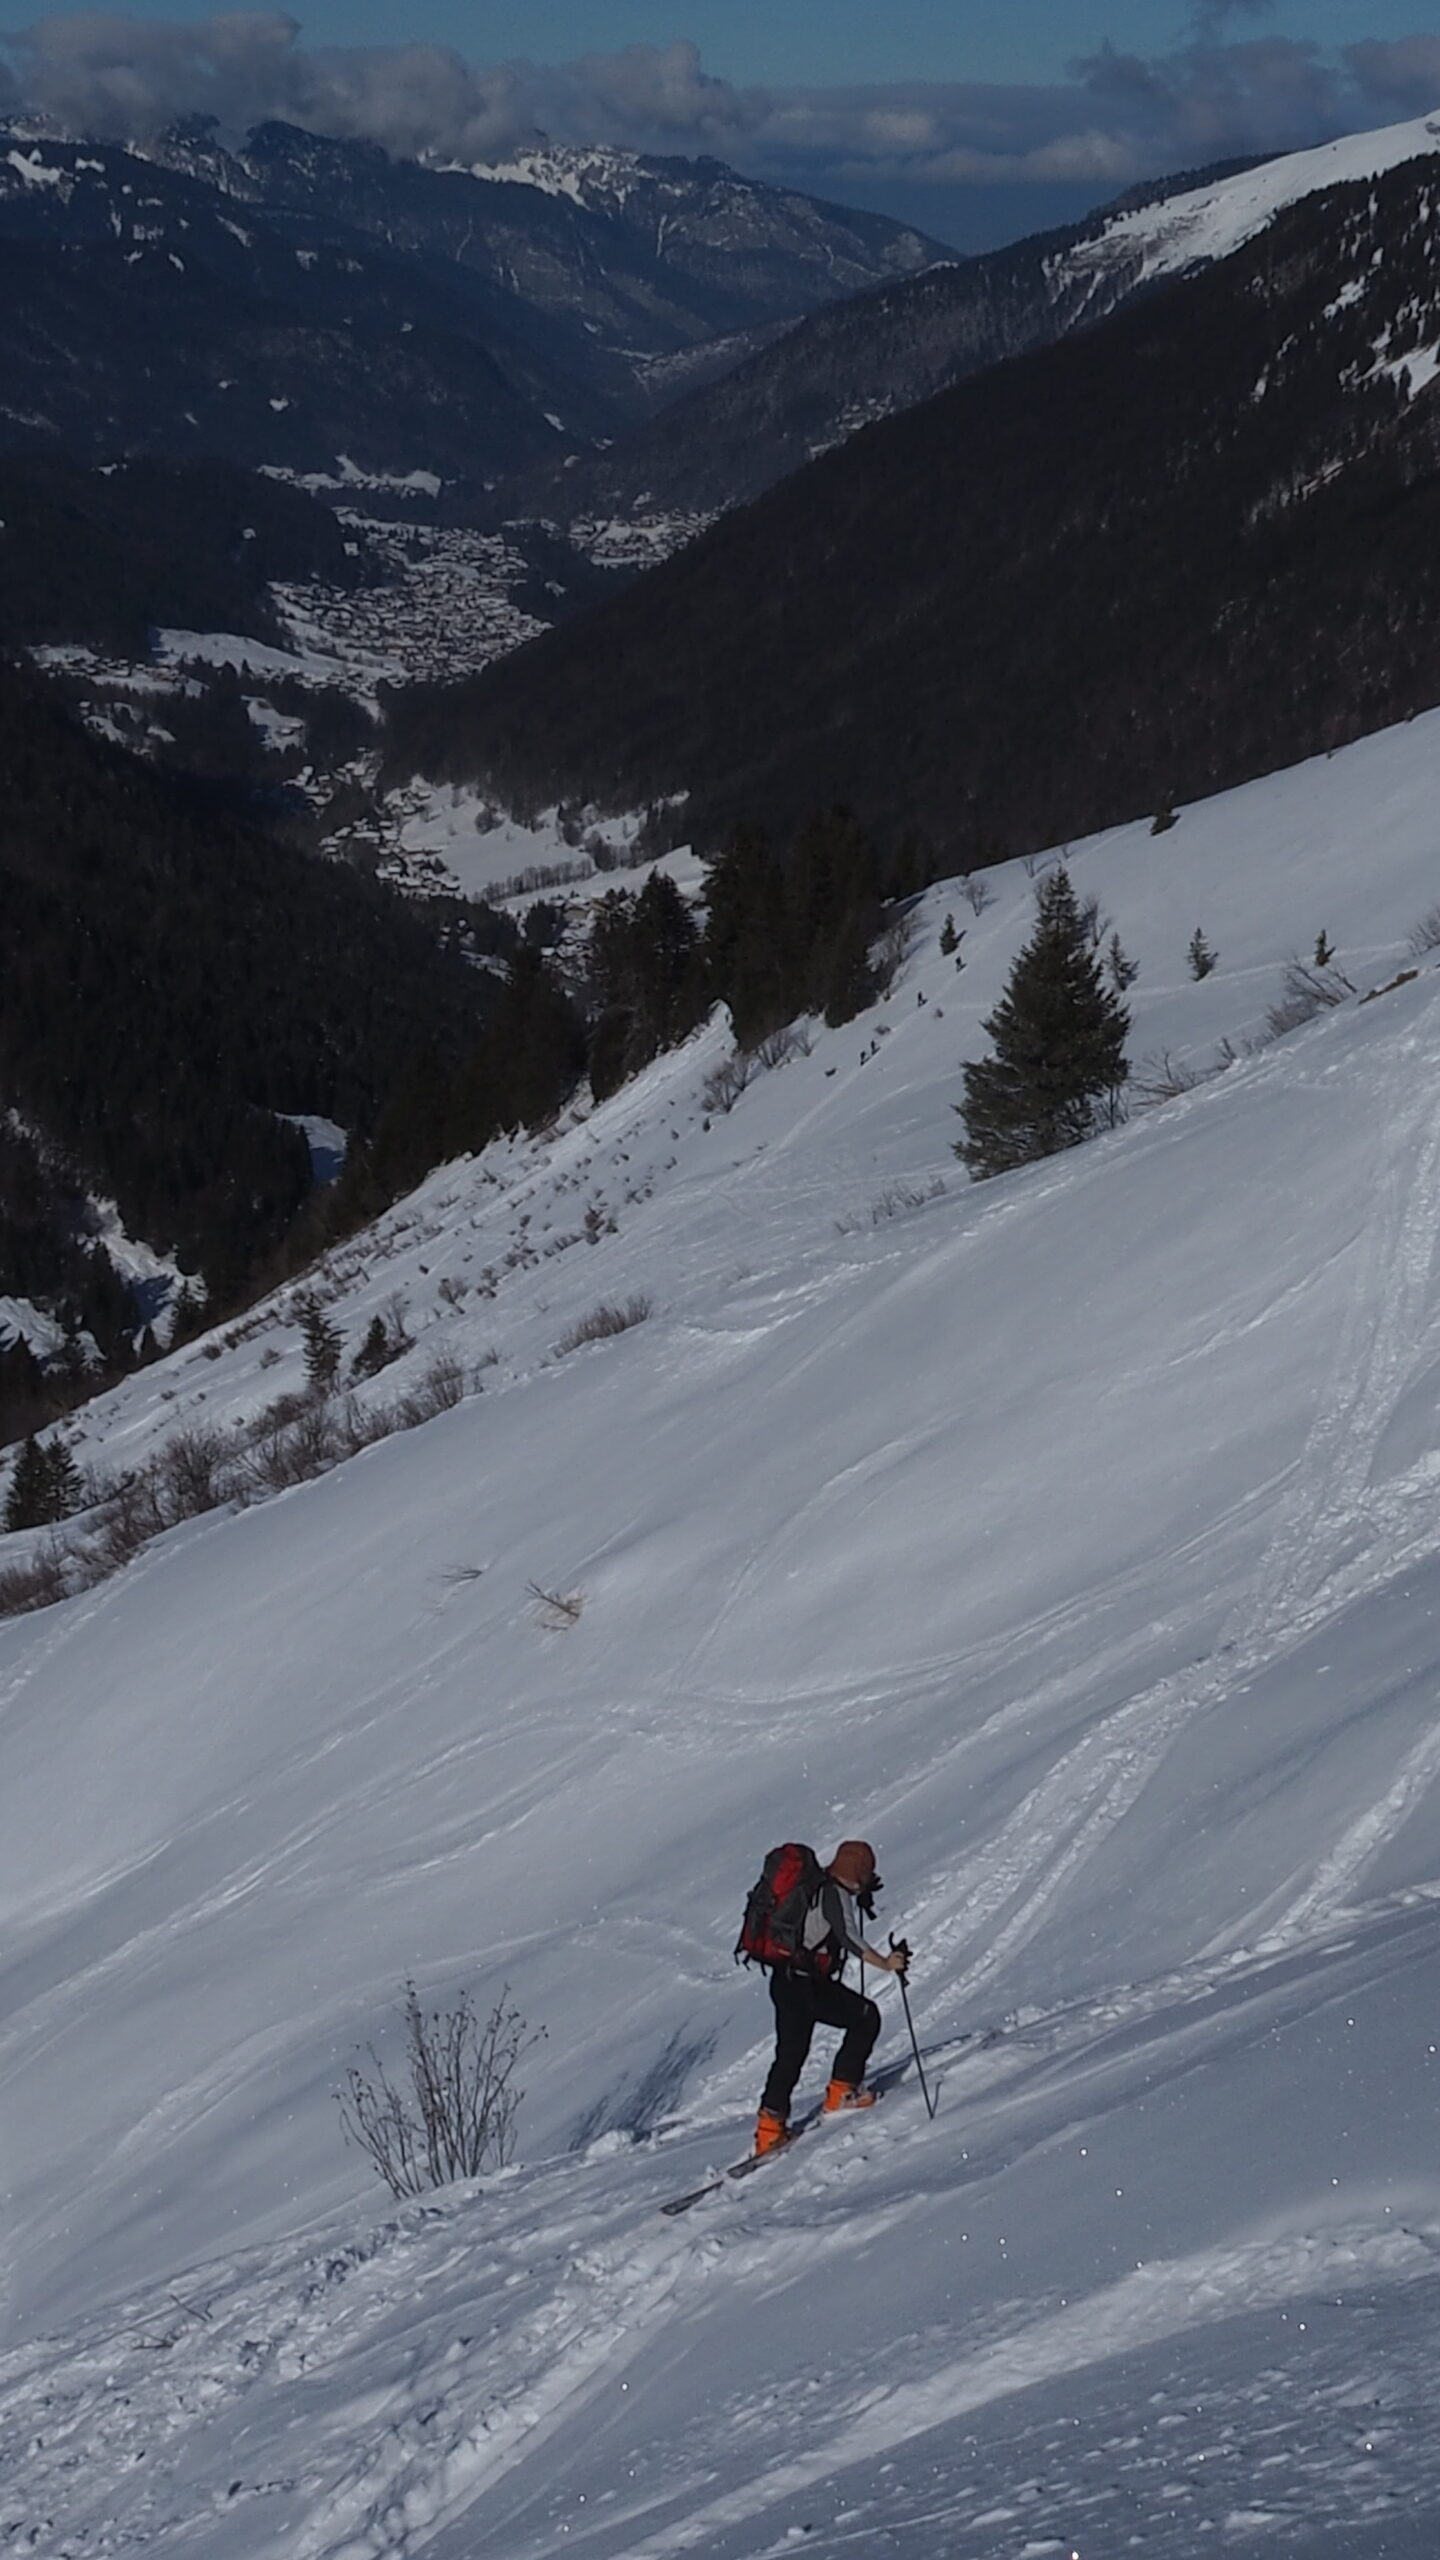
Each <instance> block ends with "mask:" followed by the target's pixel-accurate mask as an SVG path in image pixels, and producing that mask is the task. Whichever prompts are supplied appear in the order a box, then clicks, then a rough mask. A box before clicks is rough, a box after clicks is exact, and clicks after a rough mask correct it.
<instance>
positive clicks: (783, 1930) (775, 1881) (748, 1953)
mask: <svg viewBox="0 0 1440 2560" xmlns="http://www.w3.org/2000/svg"><path fill="white" fill-rule="evenodd" d="M824 1881H825V1870H824V1868H823V1867H822V1866H821V1864H820V1861H819V1859H818V1858H817V1857H816V1855H815V1852H814V1850H813V1849H807V1848H806V1846H805V1843H804V1841H803V1840H786V1841H783V1842H782V1843H781V1845H780V1847H779V1848H778V1849H772V1850H771V1852H770V1854H769V1856H768V1857H767V1859H766V1861H765V1864H764V1866H763V1867H762V1868H761V1870H760V1873H759V1875H758V1877H757V1878H756V1880H755V1882H754V1884H753V1885H752V1886H751V1888H750V1895H749V1899H748V1901H747V1902H746V1905H745V1917H744V1919H743V1920H742V1921H741V1923H740V1935H739V1937H738V1938H737V1939H736V1941H735V1961H736V1963H737V1964H742V1963H743V1964H791V1963H793V1962H794V1960H795V1957H796V1956H797V1955H798V1954H799V1953H800V1942H801V1937H802V1933H803V1931H804V1927H805V1921H806V1916H807V1914H808V1913H809V1911H810V1909H811V1907H812V1905H813V1904H814V1903H815V1902H816V1901H817V1900H818V1898H819V1893H820V1888H821V1886H822V1885H823V1883H824Z"/></svg>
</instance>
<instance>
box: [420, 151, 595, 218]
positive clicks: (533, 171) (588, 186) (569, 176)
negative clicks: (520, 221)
mask: <svg viewBox="0 0 1440 2560" xmlns="http://www.w3.org/2000/svg"><path fill="white" fill-rule="evenodd" d="M444 165H445V166H446V167H447V168H455V169H458V168H460V167H461V166H462V164H461V163H460V162H458V161H456V162H447V163H445V164H444ZM463 165H464V170H465V175H466V176H467V177H471V178H484V179H487V180H491V181H493V182H494V183H495V184H497V185H500V186H513V187H535V188H537V189H538V190H539V192H540V193H541V194H542V195H547V196H568V197H569V198H570V201H571V202H572V204H579V205H592V204H594V203H596V202H597V201H598V202H601V203H610V204H623V203H624V202H625V200H626V197H627V196H628V195H630V194H631V193H632V192H633V189H634V186H635V184H636V181H637V179H638V178H639V176H640V175H641V170H642V163H641V160H640V157H639V154H638V153H637V152H634V151H619V150H614V149H610V148H604V147H601V146H598V145H597V146H595V147H593V148H590V149H585V148H582V147H580V146H578V145H573V146H571V145H566V144H565V143H559V142H546V143H541V144H537V145H536V147H535V148H534V149H533V150H531V151H518V152H516V153H515V154H514V155H513V156H512V157H511V158H510V159H509V160H502V161H483V160H477V161H475V162H473V163H468V162H467V163H465V164H463Z"/></svg>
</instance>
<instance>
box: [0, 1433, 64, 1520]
mask: <svg viewBox="0 0 1440 2560" xmlns="http://www.w3.org/2000/svg"><path fill="white" fill-rule="evenodd" d="M83 1490H84V1488H83V1485H82V1483H81V1477H80V1470H79V1468H78V1467H77V1466H76V1464H75V1461H74V1459H73V1458H72V1456H71V1455H70V1452H69V1450H68V1449H67V1448H66V1446H65V1443H64V1441H63V1440H52V1441H50V1442H49V1443H48V1445H47V1444H46V1443H44V1442H42V1441H40V1440H37V1439H36V1438H35V1436H34V1434H33V1433H32V1434H31V1436H30V1438H29V1439H28V1440H26V1441H25V1443H24V1444H23V1446H22V1448H21V1450H20V1454H19V1456H18V1457H17V1458H16V1460H15V1464H14V1467H13V1468H12V1470H11V1474H10V1483H9V1487H8V1489H7V1491H6V1495H5V1515H4V1525H5V1527H6V1529H7V1530H13V1529H43V1528H48V1527H49V1526H50V1525H51V1524H52V1523H53V1522H55V1521H57V1520H68V1519H69V1518H70V1515H71V1513H72V1512H74V1511H78V1510H79V1508H80V1502H81V1497H82V1494H83Z"/></svg>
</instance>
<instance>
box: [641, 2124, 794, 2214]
mask: <svg viewBox="0 0 1440 2560" xmlns="http://www.w3.org/2000/svg"><path fill="white" fill-rule="evenodd" d="M820 2113H821V2110H820V2109H819V2108H818V2107H817V2108H816V2109H815V2110H814V2112H813V2113H812V2114H810V2115H808V2116H802V2117H801V2119H800V2121H799V2123H798V2124H792V2126H791V2127H790V2140H789V2141H788V2142H782V2143H781V2144H780V2146H779V2148H778V2149H777V2150H775V2151H752V2152H750V2153H749V2154H748V2156H747V2157H746V2158H745V2159H744V2160H733V2161H732V2162H731V2164H730V2166H729V2168H728V2169H722V2170H721V2172H720V2175H719V2177H718V2178H707V2179H706V2181H705V2184H704V2185H703V2187H692V2188H691V2189H690V2191H689V2193H688V2195H683V2196H672V2197H671V2198H670V2201H669V2203H668V2204H662V2206H661V2207H660V2210H661V2212H662V2213H666V2214H670V2215H674V2214H677V2213H688V2212H689V2210H690V2207H691V2206H692V2204H698V2203H699V2202H700V2199H701V2197H702V2196H718V2194H719V2193H720V2190H721V2188H722V2187H723V2186H724V2184H725V2181H726V2179H727V2178H748V2177H749V2176H750V2174H751V2172H752V2170H755V2169H763V2168H765V2167H766V2166H767V2164H768V2163H769V2162H770V2161H771V2160H783V2159H784V2157H785V2154H786V2152H787V2151H790V2150H793V2148H794V2146H795V2144H796V2143H797V2142H798V2141H799V2139H800V2136H801V2135H802V2133H808V2132H809V2130H810V2127H811V2125H812V2124H815V2123H816V2122H818V2120H819V2116H820Z"/></svg>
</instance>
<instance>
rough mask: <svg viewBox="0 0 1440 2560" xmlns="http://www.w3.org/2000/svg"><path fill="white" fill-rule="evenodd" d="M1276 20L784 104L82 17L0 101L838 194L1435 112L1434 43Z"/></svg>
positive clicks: (25, 38)
mask: <svg viewBox="0 0 1440 2560" xmlns="http://www.w3.org/2000/svg"><path fill="white" fill-rule="evenodd" d="M1269 5H1270V0H1196V5H1195V6H1194V8H1193V9H1192V14H1191V25H1190V35H1189V39H1188V41H1187V42H1186V43H1185V44H1184V45H1183V46H1182V47H1181V48H1180V49H1179V50H1178V51H1176V52H1173V53H1171V54H1168V55H1158V56H1151V57H1146V56H1142V55H1138V54H1133V53H1121V52H1118V51H1116V50H1115V49H1114V48H1113V47H1111V46H1108V45H1107V46H1105V47H1103V48H1102V49H1101V51H1100V52H1098V53H1097V54H1094V55H1093V56H1090V57H1089V58H1087V59H1085V60H1083V61H1080V62H1077V63H1075V64H1074V65H1073V66H1072V69H1071V77H1070V79H1069V80H1068V81H1065V82H1058V83H1056V84H1054V85H1052V86H1049V87H1038V86H1037V87H1033V88H1027V87H1024V86H1021V85H1012V86H1009V87H1004V86H1000V85H997V84H980V83H973V82H972V83H965V82H950V83H945V82H922V81H911V82H894V83H888V84H885V85H875V86H871V87H866V88H844V89H840V88H820V87H813V88H805V89H788V90H774V89H762V88H740V87H737V86H735V85H734V84H733V83H731V82H729V81H726V80H721V79H717V78H716V77H714V75H713V74H711V73H709V72H707V71H706V70H705V68H704V65H703V63H702V61H701V58H700V55H699V52H698V50H697V48H696V47H695V45H693V44H691V43H688V42H677V43H675V44H670V45H665V46H654V45H630V46H627V47H625V48H624V49H623V50H621V51H619V52H614V53H593V54H588V55H586V56H585V57H584V58H583V59H582V60H580V61H577V62H572V63H564V64H559V65H540V64H536V63H531V62H524V61H516V62H508V63H502V64H499V65H496V66H493V67H491V68H488V69H477V68H476V67H475V66H474V65H473V64H471V63H468V62H466V61H464V60H463V59H462V57H461V56H460V55H459V54H457V53H454V52H452V51H449V50H447V49H446V48H444V47H442V46H437V45H419V44H417V45H397V46H391V47H355V48H328V49H319V50H312V49H309V48H306V47H304V46H302V44H301V43H300V40H299V34H300V31H299V27H298V24H297V22H296V20H295V19H293V18H291V17H290V16H288V15H286V14H284V13H282V12H279V11H264V10H262V11H255V12H243V13H241V12H236V13H231V14H223V15H218V16H215V17H212V18H209V19H206V20H204V21H203V22H201V23H200V24H198V25H191V26H185V25H179V24H176V23H174V22H171V21H162V20H156V19H146V18H139V17H130V16H123V15H119V14H114V13H111V12H106V11H83V12H75V13H72V14H71V15H69V16H64V17H58V18H50V19H45V20H43V21H40V22H38V23H37V24H36V25H34V26H32V27H29V28H27V29H24V30H23V31H21V32H20V33H18V34H12V35H11V36H9V37H8V38H0V105H3V103H4V101H5V99H6V96H7V91H8V94H9V96H10V97H11V98H12V99H14V98H17V97H23V98H24V99H25V100H26V102H28V103H29V104H30V105H32V106H33V107H35V108H36V109H38V110H39V111H40V112H42V113H43V114H45V115H47V116H49V117H50V118H51V119H53V120H54V121H55V122H56V123H57V124H59V125H61V126H62V127H64V128H65V129H67V130H70V131H72V132H83V133H93V134H102V135H118V136H139V135H143V134H145V133H146V132H149V131H154V130H155V129H156V128H157V127H158V126H160V125H162V124H164V123H165V122H167V121H169V120H170V119H172V118H173V117H175V116H177V115H181V114H189V113H195V112H197V111H198V112H206V113H210V114H214V115H216V116H218V117H219V118H220V121H221V124H222V126H223V127H224V128H225V129H226V131H227V132H229V133H230V134H232V135H237V134H240V133H243V132H244V131H245V130H246V129H247V128H248V127H249V126H250V125H252V124H255V123H257V122H259V121H261V120H262V119H263V118H265V117H271V116H274V117H281V118H285V119H287V120H289V121H291V122H294V123H298V124H304V125H310V126H313V127H314V128H315V129H317V130H319V131H321V132H326V133H333V134H339V135H343V136H365V137H367V138H369V139H371V140H373V141H376V142H379V143H382V144H384V145H385V147H386V148H387V149H389V150H391V151H394V152H397V153H401V154H406V155H426V156H433V157H437V158H441V159H445V160H459V161H462V162H484V161H488V160H496V159H502V158H504V157H506V156H507V155H508V154H509V153H510V152H512V151H513V150H514V149H515V148H516V147H517V145H520V144H522V143H524V142H527V141H530V140H533V139H534V138H535V136H536V135H537V134H538V133H540V132H545V133H548V134H551V135H552V136H554V137H555V138H556V139H557V140H562V141H575V142H613V143H619V144H624V145H628V146H630V147H632V148H635V149H638V150H645V151H661V152H676V153H684V154H694V153H697V152H711V153H714V154H716V155H717V156H719V157H721V158H725V159H729V160H732V161H734V162H735V163H736V164H737V165H738V166H740V167H741V168H744V169H747V170H750V171H752V172H754V173H755V174H756V175H759V176H762V177H770V178H777V179H784V180H787V181H788V182H790V183H792V184H797V183H798V184H804V185H809V186H812V187H814V188H815V189H817V191H819V192H822V193H833V192H835V191H836V190H837V188H840V189H842V190H843V186H844V184H845V183H846V182H847V181H849V182H852V183H858V182H859V181H861V180H864V181H865V182H866V183H874V182H877V181H885V180H893V181H897V182H904V183H906V184H911V185H924V186H939V187H950V188H955V189H964V188H975V187H980V186H987V185H1015V184H1021V185H1025V184H1032V183H1033V184H1037V185H1038V184H1042V183H1054V182H1056V181H1064V182H1068V183H1076V184H1094V185H1095V186H1096V187H1097V189H1107V188H1112V187H1117V186H1122V185H1124V184H1126V183H1127V182H1128V181H1130V180H1132V179H1135V178H1140V177H1145V176H1150V175H1154V174H1157V173H1159V172H1161V171H1165V170H1169V169H1174V168H1182V167H1188V166H1194V165H1197V164H1199V163H1202V162H1205V161H1208V160H1215V159H1221V158H1226V157H1229V156H1232V155H1235V154H1239V153H1246V152H1253V153H1264V152H1267V151H1278V150H1285V149H1289V148H1293V147H1296V146H1299V145H1303V144H1307V143H1313V142H1317V141H1322V140H1325V139H1327V138H1329V137H1330V136H1331V135H1333V134H1336V133H1339V132H1343V131H1346V130H1350V129H1355V128H1358V127H1362V126H1364V125H1366V124H1376V123H1383V122H1386V121H1389V120H1394V119H1395V118H1397V117H1400V116H1404V115H1413V114H1418V113H1421V112H1423V111H1424V110H1425V109H1426V108H1427V107H1430V106H1433V105H1437V104H1440V38H1437V37H1434V36H1428V35H1415V36H1406V37H1397V38H1395V39H1393V40H1387V39H1382V38H1378V37H1377V38H1373V39H1370V40H1367V41H1366V42H1365V43H1363V44H1356V45H1352V46H1350V47H1349V48H1348V49H1347V50H1346V51H1345V52H1344V53H1343V54H1341V55H1339V56H1333V55H1327V54H1326V53H1324V52H1323V51H1322V49H1321V48H1320V47H1319V46H1317V45H1314V44H1307V43H1300V42H1296V41H1294V40H1291V39H1286V38H1281V37H1277V36H1272V35H1267V34H1263V33H1258V34H1254V35H1250V36H1248V37H1247V38H1245V40H1243V41H1230V40H1229V37H1228V30H1229V29H1230V28H1231V26H1232V24H1233V22H1234V21H1236V20H1237V19H1240V18H1249V19H1254V18H1257V17H1259V16H1261V15H1263V14H1264V12H1265V10H1266V9H1267V8H1268V6H1269Z"/></svg>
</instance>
